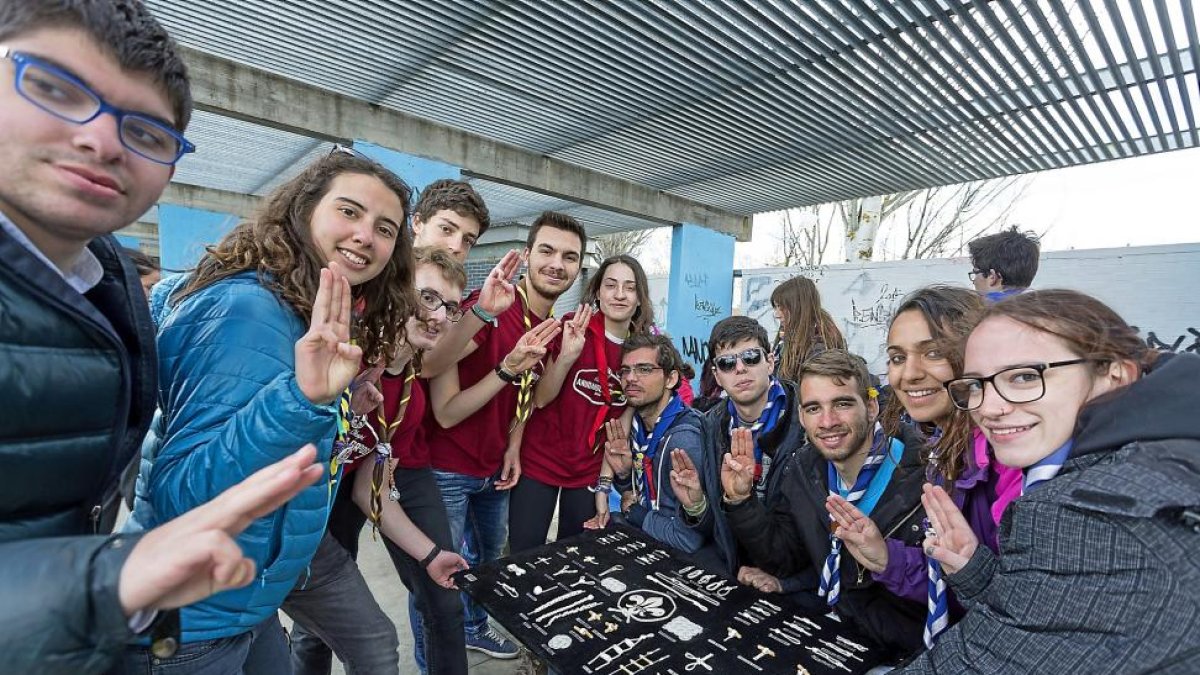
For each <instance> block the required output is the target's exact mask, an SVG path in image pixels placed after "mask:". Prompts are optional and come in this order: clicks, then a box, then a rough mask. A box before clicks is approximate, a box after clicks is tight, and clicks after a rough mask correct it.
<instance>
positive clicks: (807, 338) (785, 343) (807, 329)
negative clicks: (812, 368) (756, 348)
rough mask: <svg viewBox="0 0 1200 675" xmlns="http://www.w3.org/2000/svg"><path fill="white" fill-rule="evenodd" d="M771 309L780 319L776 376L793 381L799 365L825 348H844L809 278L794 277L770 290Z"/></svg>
mask: <svg viewBox="0 0 1200 675" xmlns="http://www.w3.org/2000/svg"><path fill="white" fill-rule="evenodd" d="M771 308H772V309H773V311H774V314H775V320H776V321H778V322H779V332H777V333H776V334H775V344H774V347H773V351H774V353H775V375H776V376H778V377H781V378H783V379H785V380H791V381H792V382H795V381H796V375H797V373H799V372H800V364H801V363H803V362H804V360H805V359H807V358H808V357H810V356H814V355H816V354H819V353H821V352H823V351H825V350H826V349H845V348H846V339H845V338H844V337H842V332H841V331H840V330H838V327H837V324H836V323H834V321H833V317H831V316H830V315H829V312H827V311H825V310H824V309H823V308H822V307H821V293H820V292H819V291H817V285H816V284H815V283H813V281H812V279H809V278H808V277H804V276H794V277H792V278H791V279H788V280H787V281H785V282H783V283H782V284H779V285H778V286H776V287H775V290H774V291H772V292H771Z"/></svg>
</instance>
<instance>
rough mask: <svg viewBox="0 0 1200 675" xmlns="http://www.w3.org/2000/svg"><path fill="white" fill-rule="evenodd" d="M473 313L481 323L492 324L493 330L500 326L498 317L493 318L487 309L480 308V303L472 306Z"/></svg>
mask: <svg viewBox="0 0 1200 675" xmlns="http://www.w3.org/2000/svg"><path fill="white" fill-rule="evenodd" d="M471 313H472V314H474V315H475V316H477V317H479V320H480V321H482V322H484V323H488V324H491V325H492V328H495V327H497V326H498V325H499V324H498V323H497V322H496V317H494V316H492V315H491V314H488V311H487V310H486V309H484V308H482V307H480V306H479V303H475V304H474V305H471Z"/></svg>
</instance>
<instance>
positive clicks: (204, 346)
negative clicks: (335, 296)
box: [134, 272, 337, 643]
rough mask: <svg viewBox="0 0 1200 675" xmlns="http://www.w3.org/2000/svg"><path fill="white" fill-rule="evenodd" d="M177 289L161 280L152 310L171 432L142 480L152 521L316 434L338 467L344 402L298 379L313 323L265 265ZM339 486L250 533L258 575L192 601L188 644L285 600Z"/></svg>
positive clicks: (140, 513)
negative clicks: (300, 347) (320, 400)
mask: <svg viewBox="0 0 1200 675" xmlns="http://www.w3.org/2000/svg"><path fill="white" fill-rule="evenodd" d="M174 285H175V284H171V286H172V287H173V286H174ZM164 286H167V284H164ZM167 290H169V289H157V288H156V294H155V298H154V300H155V303H154V304H155V306H154V308H153V309H152V313H153V314H154V315H155V317H156V318H158V319H159V327H158V365H159V375H160V387H159V405H160V407H161V411H162V426H161V430H162V434H163V435H162V438H161V447H159V448H158V450H157V452H154V453H151V457H150V458H148V461H147V464H146V466H144V467H143V472H144V473H146V474H147V475H148V477H149V480H148V481H147V480H145V478H146V476H143V477H142V483H143V485H142V488H143V489H142V492H143V494H142V495H141V497H142V498H141V499H139V501H138V504H137V505H136V506H135V516H134V518H135V520H136V521H137V522H138V523H139V524H140V525H141V526H143V527H146V528H150V527H154V526H155V525H158V524H161V523H163V522H166V521H168V520H170V519H171V518H174V517H176V516H179V515H181V514H183V513H185V512H187V511H188V510H190V509H193V508H195V507H197V506H199V505H201V504H204V503H206V502H208V501H211V500H212V499H213V498H214V497H216V496H217V495H219V494H220V493H221V492H223V491H224V490H225V489H227V488H229V487H231V486H233V485H235V484H237V483H239V482H241V481H242V480H243V479H245V478H246V477H248V476H250V475H251V474H253V473H254V472H256V471H258V470H259V469H261V468H263V467H265V466H267V465H269V464H272V463H274V462H276V461H279V460H280V459H283V458H284V457H286V456H288V455H290V454H292V453H293V452H295V451H296V450H297V449H298V448H300V447H301V446H302V445H304V444H305V443H313V444H315V445H316V447H317V459H318V461H319V462H322V463H325V464H328V463H329V460H330V453H331V450H332V446H333V439H334V433H335V431H336V428H337V413H336V411H335V409H334V406H332V405H329V406H325V405H314V404H313V403H311V402H309V401H308V399H306V398H305V397H304V394H303V393H301V391H300V389H299V387H298V385H297V384H296V375H295V343H296V341H297V340H298V339H299V338H300V337H301V336H302V335H303V334H304V333H305V331H306V330H307V326H306V325H305V323H304V322H303V321H302V320H301V318H300V317H299V316H298V315H297V314H296V313H295V312H294V311H293V310H292V309H291V308H290V307H289V306H288V305H286V304H284V303H283V302H282V301H281V300H279V299H278V298H277V297H276V296H275V295H274V294H273V293H272V292H271V291H270V290H268V289H267V288H266V287H265V286H263V285H262V284H261V283H260V282H259V280H258V278H257V276H256V275H255V274H254V273H249V272H247V273H243V274H240V275H237V276H234V277H231V278H229V279H225V280H223V281H220V282H218V283H215V284H213V285H211V286H209V287H207V288H205V289H203V290H201V291H198V292H196V293H193V294H192V295H190V296H188V297H187V298H185V299H183V300H181V301H177V302H167V303H165V304H164V303H162V300H163V296H164V295H165V294H166V292H167ZM147 486H148V490H147V489H146V487H147ZM330 493H331V492H330V486H329V484H328V483H327V482H326V481H324V480H322V481H319V482H318V483H317V484H315V485H313V486H311V487H309V488H306V489H305V490H304V491H303V492H301V493H300V494H299V495H297V496H296V497H295V498H293V499H292V501H290V502H289V503H288V504H286V505H285V506H283V507H282V508H280V509H279V510H277V511H275V512H274V513H272V514H270V515H268V516H265V517H263V518H260V519H258V520H256V521H255V522H254V523H252V524H251V525H250V527H248V528H247V529H246V531H245V532H243V533H242V534H241V536H239V537H238V540H237V541H238V544H239V545H240V546H241V547H242V551H243V552H244V553H245V554H246V555H247V556H248V557H250V558H252V559H253V560H254V562H255V564H256V565H257V567H258V570H259V575H258V579H257V580H255V581H254V582H253V583H251V584H250V585H249V586H247V587H245V588H241V589H237V590H232V591H226V592H224V593H219V594H217V595H215V596H213V597H211V598H209V599H208V600H204V601H202V602H200V603H197V604H195V605H192V606H190V607H186V608H184V610H183V612H182V616H181V619H182V627H183V641H184V642H185V643H189V642H197V641H200V640H210V639H214V638H222V637H230V636H234V635H239V634H241V633H244V632H247V631H249V630H250V629H251V628H253V627H254V626H255V625H257V624H259V623H261V622H262V621H263V620H264V619H266V618H268V617H269V616H272V615H273V614H274V613H275V612H276V611H277V610H278V609H279V606H280V605H282V604H283V600H284V598H285V597H286V596H287V594H288V592H289V591H290V590H291V589H292V587H293V586H295V585H296V583H297V581H298V580H299V578H300V576H301V575H302V574H304V573H305V570H306V568H307V566H308V563H309V560H310V559H311V558H312V555H313V553H314V552H315V551H316V549H317V544H318V543H319V542H320V540H321V534H322V532H323V531H324V529H325V521H326V520H327V518H328V514H329V506H330Z"/></svg>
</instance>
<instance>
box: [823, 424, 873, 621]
mask: <svg viewBox="0 0 1200 675" xmlns="http://www.w3.org/2000/svg"><path fill="white" fill-rule="evenodd" d="M889 440H891V439H889V438H888V437H887V435H885V434H884V433H883V429H881V428H880V427H879V425H878V424H877V425H875V439H874V442H873V443H872V445H871V451H870V453H869V454H868V455H867V459H866V460H865V461H864V462H863V465H862V468H861V469H859V471H858V478H857V479H856V480H855V481H854V486H853V487H850V488H848V489H847V487H846V485H845V484H844V483H843V482H842V478H841V476H839V475H838V472H837V469H836V468H834V466H833V462H826V464H827V469H828V482H829V494H830V496H833V495H839V496H841V497H842V498H843V499H845V500H846V501H848V502H850V503H851V504H853V505H855V506H858V508H859V510H860V511H862V512H863V515H866V516H869V515H871V510H872V509H873V508H874V507H875V504H876V503H877V502H878V499H879V496H880V494H882V490H878V489H876V490H872V489H871V488H872V487H876V486H873V485H872V482H873V481H874V479H875V476H876V475H878V474H879V467H880V466H881V465H882V464H883V460H884V459H885V458H886V457H887V455H888V454H889V453H888V452H886V451H885V450H886V449H887V448H888V447H889V445H890V444H889V443H888V441H889ZM889 477H890V476H889ZM868 492H871V493H872V494H873V497H874V500H867V501H863V497H865V496H866V495H867V493H868ZM843 493H844V494H843ZM860 502H861V503H862V506H859V503H860ZM832 519H833V517H832V516H830V520H832ZM832 529H833V528H831V531H830V534H829V556H828V557H827V558H825V566H824V567H822V568H821V585H820V588H819V589H818V591H817V594H818V595H820V596H822V597H824V598H825V602H826V604H828V605H829V606H830V607H832V606H834V605H836V604H837V603H838V600H841V596H842V573H841V565H842V540H841V539H838V538H837V537H836V536H834V535H833V532H832Z"/></svg>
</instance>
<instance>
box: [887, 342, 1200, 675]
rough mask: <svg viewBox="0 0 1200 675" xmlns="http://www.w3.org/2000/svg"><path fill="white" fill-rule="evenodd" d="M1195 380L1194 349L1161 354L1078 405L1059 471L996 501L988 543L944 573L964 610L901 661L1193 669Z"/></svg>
mask: <svg viewBox="0 0 1200 675" xmlns="http://www.w3.org/2000/svg"><path fill="white" fill-rule="evenodd" d="M1197 381H1200V356H1195V355H1191V354H1180V355H1176V356H1170V355H1163V356H1162V357H1161V358H1160V360H1159V363H1158V364H1156V366H1155V367H1154V369H1153V370H1151V371H1150V373H1149V374H1148V375H1147V376H1146V377H1144V378H1142V379H1141V380H1139V381H1138V382H1135V383H1133V384H1132V385H1130V386H1129V387H1127V388H1125V389H1122V390H1118V391H1117V392H1114V393H1113V394H1112V395H1109V396H1106V397H1104V398H1103V400H1099V399H1098V400H1096V401H1094V402H1093V403H1092V404H1091V405H1088V406H1087V407H1086V408H1084V410H1083V412H1082V414H1081V415H1080V416H1079V420H1078V422H1077V425H1076V433H1075V444H1074V446H1073V447H1072V449H1071V455H1070V456H1069V457H1068V459H1067V462H1066V463H1065V464H1064V465H1063V467H1062V470H1061V471H1060V472H1059V474H1058V475H1057V476H1056V477H1055V478H1053V479H1051V480H1049V481H1046V482H1045V483H1042V484H1040V485H1038V486H1037V487H1036V488H1034V489H1032V490H1031V491H1030V492H1029V494H1027V495H1025V496H1023V497H1021V498H1019V499H1017V500H1016V501H1014V502H1013V503H1012V504H1010V505H1009V507H1008V509H1007V510H1006V511H1005V512H1004V516H1003V518H1002V519H1001V521H1000V537H999V542H1000V554H999V556H997V555H995V554H993V553H992V552H991V551H990V550H989V549H988V548H987V547H986V546H980V547H978V548H977V549H976V550H975V554H974V555H973V556H972V557H971V560H970V561H969V562H968V563H967V564H966V566H964V567H963V568H962V569H961V570H959V571H958V572H957V573H955V574H951V575H949V576H948V577H947V581H948V582H949V584H950V586H951V587H952V588H953V589H954V592H955V593H956V594H957V595H958V598H959V599H960V600H961V601H962V603H963V605H964V606H965V607H966V608H967V610H968V611H967V614H966V616H965V617H963V619H962V621H960V622H959V623H958V624H956V625H954V626H951V627H950V629H949V630H948V631H946V632H945V633H943V634H942V636H941V637H940V638H939V640H938V643H937V645H935V646H934V648H933V649H932V650H930V651H929V652H926V653H924V654H921V655H920V656H919V657H918V658H917V659H916V661H915V662H914V663H912V664H911V665H909V666H908V667H907V668H905V669H904V670H903V671H902V672H905V673H1012V674H1014V675H1016V674H1017V673H1020V674H1022V675H1024V674H1025V673H1047V674H1053V675H1059V674H1061V673H1094V674H1112V675H1117V674H1118V673H1122V674H1123V673H1151V672H1153V673H1167V674H1178V675H1184V674H1185V673H1186V674H1188V675H1192V674H1194V673H1200V415H1197V411H1200V396H1197V394H1196V382H1197ZM1189 513H1190V514H1191V515H1189ZM998 646H999V648H998ZM897 672H901V671H897Z"/></svg>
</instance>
